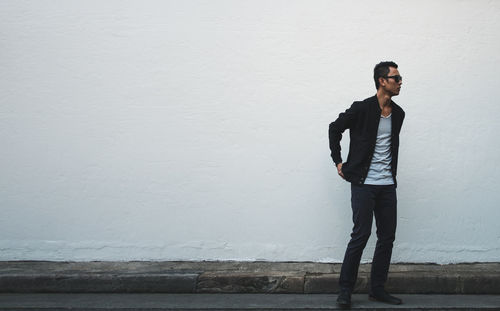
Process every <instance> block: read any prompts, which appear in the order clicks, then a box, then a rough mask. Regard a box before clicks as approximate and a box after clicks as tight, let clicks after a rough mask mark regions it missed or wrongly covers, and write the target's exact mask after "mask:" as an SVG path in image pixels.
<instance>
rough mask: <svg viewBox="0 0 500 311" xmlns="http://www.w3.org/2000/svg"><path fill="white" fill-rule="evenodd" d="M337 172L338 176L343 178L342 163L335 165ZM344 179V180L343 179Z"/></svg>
mask: <svg viewBox="0 0 500 311" xmlns="http://www.w3.org/2000/svg"><path fill="white" fill-rule="evenodd" d="M337 172H338V173H339V176H340V177H342V178H344V174H343V173H342V163H339V164H338V165H337ZM344 179H345V178H344Z"/></svg>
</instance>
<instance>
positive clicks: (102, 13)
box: [0, 0, 500, 263]
mask: <svg viewBox="0 0 500 311" xmlns="http://www.w3.org/2000/svg"><path fill="white" fill-rule="evenodd" d="M499 51H500V2H499V1H473V0H470V1H306V0H302V1H292V0H283V1H278V0H274V1H267V0H258V1H255V0H252V1H243V0H236V1H235V0H226V1H224V0H205V1H185V0H177V1H118V0H116V1H63V0H60V1H17V0H11V1H6V0H1V1H0V73H1V74H0V91H1V95H0V100H1V104H0V144H1V148H0V163H1V164H0V165H1V168H0V170H1V174H0V207H1V217H0V249H1V251H0V260H26V259H33V260H42V259H43V260H269V261H324V262H341V260H342V258H343V255H344V250H345V247H346V245H347V241H348V239H349V233H350V229H351V227H352V222H351V209H350V188H349V184H348V183H346V182H344V181H342V180H341V179H340V178H339V177H338V176H337V174H336V170H335V168H334V165H333V163H332V160H331V159H330V155H329V153H330V151H329V148H328V124H329V123H330V122H331V121H333V120H334V119H335V118H336V117H337V115H338V113H339V112H341V111H343V110H345V109H346V108H347V107H348V106H349V105H350V104H351V103H352V101H354V100H360V99H364V98H366V97H369V96H372V95H373V94H375V87H374V84H373V79H372V75H373V74H372V69H373V66H374V65H375V64H376V63H378V62H379V61H382V60H394V61H396V62H397V63H398V64H399V66H400V67H399V69H400V72H401V74H402V75H403V76H404V83H403V89H402V91H401V95H400V96H398V97H396V98H394V100H395V101H396V102H397V103H399V104H400V105H401V106H402V107H403V108H404V109H405V110H406V120H405V124H404V127H403V130H402V133H401V149H400V166H399V175H398V176H399V187H398V195H399V206H398V208H399V210H398V231H397V238H396V243H395V249H394V253H393V261H394V262H437V263H449V262H476V261H498V258H500V226H499V225H498V220H499V218H500V208H499V203H498V202H500V181H499V180H500V178H499V176H500V170H499V167H500V166H499V165H498V158H499V152H500V144H499V142H500V139H499V136H498V135H499V134H498V133H499V131H500V122H499V121H498V116H499V114H500V104H499V102H498V99H497V98H498V90H499V88H500V77H499V72H500V53H499ZM347 136H348V135H347ZM346 139H347V138H346ZM347 143H348V142H347V141H343V146H344V147H345V148H344V157H345V155H346V149H347ZM373 232H374V233H375V228H374V230H373ZM374 240H375V234H374V235H373V236H372V238H371V240H370V242H369V246H368V247H367V249H366V250H365V253H364V255H363V261H369V260H370V259H371V257H372V252H373V248H374V242H375V241H374Z"/></svg>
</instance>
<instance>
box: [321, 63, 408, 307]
mask: <svg viewBox="0 0 500 311" xmlns="http://www.w3.org/2000/svg"><path fill="white" fill-rule="evenodd" d="M373 77H374V80H375V87H376V88H377V94H376V95H375V96H372V97H370V98H367V99H365V100H363V101H359V102H354V103H353V104H352V106H351V107H350V108H349V109H347V110H346V111H345V112H344V113H341V114H340V115H339V117H338V118H337V120H335V121H334V122H332V123H331V124H330V127H329V133H328V134H329V139H330V150H331V156H332V159H333V162H335V165H336V167H337V171H338V174H339V175H340V176H341V177H342V178H344V179H345V180H346V181H348V182H350V183H351V205H352V206H351V207H352V212H353V217H352V218H353V222H354V227H353V229H352V234H351V240H350V242H349V244H348V245H347V250H346V252H345V256H344V262H343V264H342V269H341V272H340V280H339V284H340V294H339V296H338V299H337V303H338V304H339V306H340V307H342V308H350V306H351V293H352V291H353V289H354V284H355V283H356V279H357V274H358V268H359V263H360V260H361V255H362V253H363V249H364V248H365V246H366V242H367V241H368V238H369V237H370V233H371V227H372V221H373V215H375V221H376V225H377V245H376V248H375V253H374V255H373V262H372V268H371V284H370V293H369V299H370V300H375V301H381V302H386V303H390V304H401V303H402V301H401V299H399V298H396V297H394V296H391V295H390V294H388V293H387V292H386V291H385V290H384V284H385V282H386V280H387V273H388V271H389V264H390V261H391V255H392V245H393V242H394V239H395V233H396V210H397V208H396V205H397V198H396V186H397V182H396V171H397V165H398V147H399V132H400V130H401V126H402V124H403V119H404V117H405V113H404V111H403V109H402V108H401V107H400V106H398V105H396V103H395V102H393V101H392V99H391V98H392V97H393V96H397V95H398V94H399V91H400V89H401V84H402V83H403V82H402V77H401V76H400V75H399V71H398V65H397V64H396V63H394V62H381V63H379V64H377V65H376V66H375V69H374V75H373ZM346 129H349V133H350V144H349V154H348V156H347V160H346V162H344V163H342V158H341V155H340V140H341V139H342V133H343V132H344V131H345V130H346Z"/></svg>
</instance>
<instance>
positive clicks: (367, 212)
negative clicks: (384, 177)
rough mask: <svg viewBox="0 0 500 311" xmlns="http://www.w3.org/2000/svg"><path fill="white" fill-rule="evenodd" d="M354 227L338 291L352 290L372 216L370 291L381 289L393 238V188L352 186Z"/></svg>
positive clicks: (394, 228)
mask: <svg viewBox="0 0 500 311" xmlns="http://www.w3.org/2000/svg"><path fill="white" fill-rule="evenodd" d="M351 206H352V220H353V222H354V227H353V229H352V233H351V240H350V242H349V244H348V245H347V250H346V252H345V256H344V262H343V264H342V269H341V271H340V281H339V283H340V288H341V289H346V290H349V291H351V292H352V291H353V289H354V284H355V283H356V279H357V276H358V268H359V263H360V261H361V255H362V254H363V250H364V248H365V246H366V242H368V238H369V237H370V233H371V229H372V222H373V215H375V221H376V225H377V245H376V248H375V253H374V255H373V262H372V269H371V290H372V291H378V290H381V289H383V288H384V284H385V282H386V281H387V273H388V271H389V264H390V262H391V255H392V245H393V242H394V239H395V236H396V222H397V215H396V214H397V197H396V187H395V186H394V185H388V186H378V185H355V184H351Z"/></svg>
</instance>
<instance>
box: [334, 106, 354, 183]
mask: <svg viewBox="0 0 500 311" xmlns="http://www.w3.org/2000/svg"><path fill="white" fill-rule="evenodd" d="M359 104H360V102H354V103H353V104H352V105H351V107H350V108H349V109H347V110H346V111H345V112H342V113H340V114H339V117H338V118H337V120H335V121H333V122H332V123H330V126H329V129H328V138H329V140H330V150H331V157H332V159H333V162H334V163H335V166H336V167H337V170H338V171H339V175H341V176H342V172H341V168H342V156H341V155H340V150H341V147H340V140H341V139H342V133H344V131H345V130H346V129H348V128H350V127H351V126H352V125H353V124H354V122H355V121H356V117H357V111H358V108H359ZM339 165H340V166H339ZM342 177H343V176H342Z"/></svg>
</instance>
